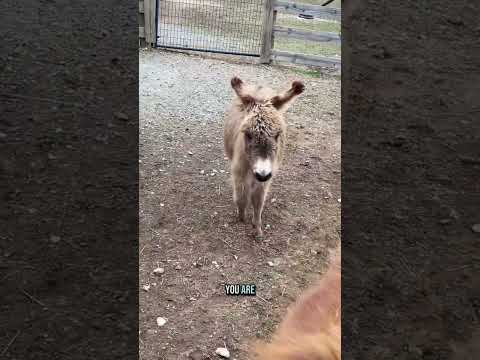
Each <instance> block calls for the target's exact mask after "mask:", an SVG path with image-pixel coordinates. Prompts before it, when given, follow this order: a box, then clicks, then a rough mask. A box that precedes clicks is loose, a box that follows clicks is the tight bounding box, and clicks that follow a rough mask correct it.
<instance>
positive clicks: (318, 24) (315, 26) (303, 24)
mask: <svg viewBox="0 0 480 360" xmlns="http://www.w3.org/2000/svg"><path fill="white" fill-rule="evenodd" d="M276 25H278V26H284V27H289V28H294V29H298V30H307V31H326V32H333V33H336V34H340V32H341V24H340V23H339V22H337V21H329V20H316V19H313V20H304V19H300V18H299V17H297V16H292V15H281V16H280V15H278V16H277V19H276Z"/></svg>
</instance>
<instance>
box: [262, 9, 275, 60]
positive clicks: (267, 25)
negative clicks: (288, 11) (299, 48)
mask: <svg viewBox="0 0 480 360" xmlns="http://www.w3.org/2000/svg"><path fill="white" fill-rule="evenodd" d="M275 1H276V0H265V9H264V13H265V17H264V20H263V39H262V52H261V54H260V63H262V64H269V63H270V61H271V59H272V49H273V26H274V24H275V12H276V11H275V9H274V6H275Z"/></svg>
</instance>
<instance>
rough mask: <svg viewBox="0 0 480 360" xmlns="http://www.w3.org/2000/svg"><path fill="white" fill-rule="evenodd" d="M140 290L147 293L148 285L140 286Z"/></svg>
mask: <svg viewBox="0 0 480 360" xmlns="http://www.w3.org/2000/svg"><path fill="white" fill-rule="evenodd" d="M142 289H143V291H148V290H150V285H148V284H147V285H143V286H142Z"/></svg>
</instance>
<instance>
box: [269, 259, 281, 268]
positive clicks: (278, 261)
mask: <svg viewBox="0 0 480 360" xmlns="http://www.w3.org/2000/svg"><path fill="white" fill-rule="evenodd" d="M267 264H268V266H271V267H274V266H278V265H280V259H278V258H277V259H273V261H269V262H268V263H267Z"/></svg>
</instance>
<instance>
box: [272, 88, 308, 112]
mask: <svg viewBox="0 0 480 360" xmlns="http://www.w3.org/2000/svg"><path fill="white" fill-rule="evenodd" d="M304 90H305V85H303V83H302V82H300V81H294V82H293V83H292V87H291V88H290V89H289V90H288V91H286V92H285V93H284V94H282V95H277V96H274V97H273V98H272V99H271V100H270V101H271V103H272V105H273V106H274V107H275V108H276V109H277V110H283V109H285V108H286V106H287V105H288V104H290V103H291V102H292V101H293V100H294V99H295V98H296V97H297V96H298V95H300V94H301V93H302V92H303V91H304Z"/></svg>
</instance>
